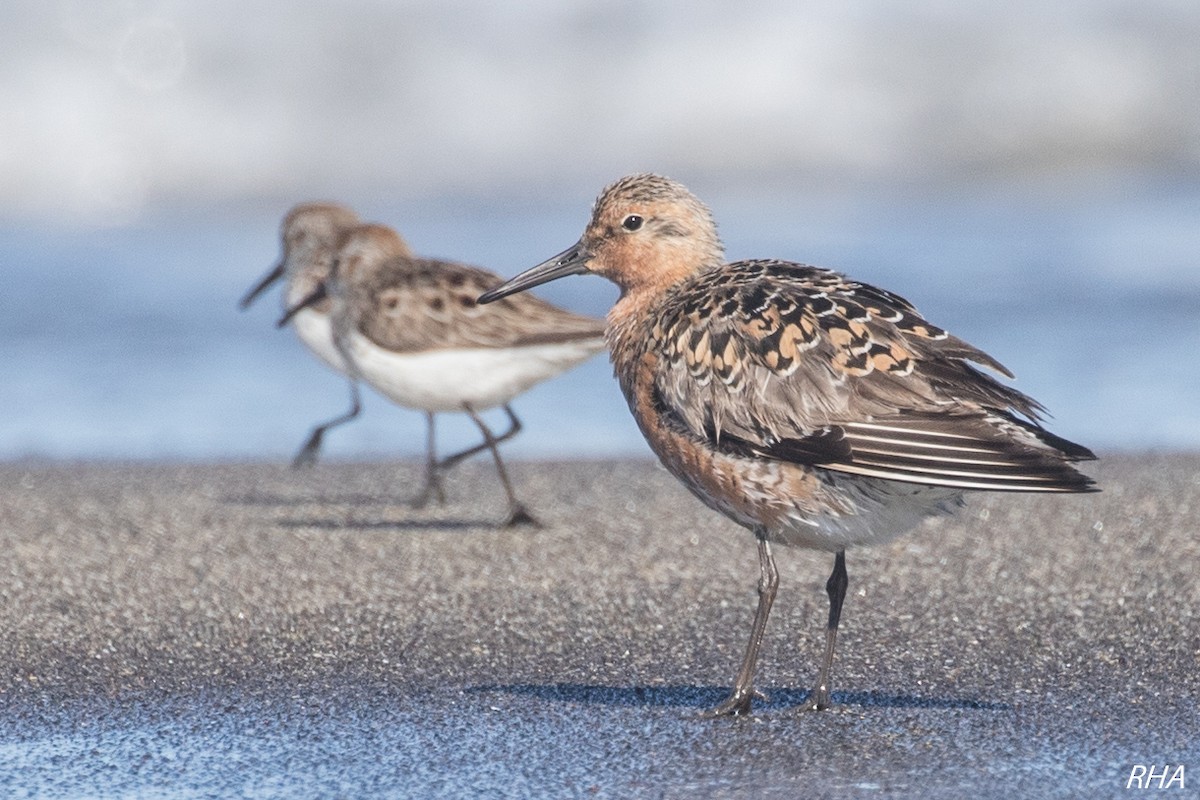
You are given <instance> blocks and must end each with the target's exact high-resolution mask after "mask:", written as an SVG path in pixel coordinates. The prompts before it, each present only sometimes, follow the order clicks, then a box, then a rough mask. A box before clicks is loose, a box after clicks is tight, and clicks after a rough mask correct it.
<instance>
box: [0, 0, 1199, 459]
mask: <svg viewBox="0 0 1200 800" xmlns="http://www.w3.org/2000/svg"><path fill="white" fill-rule="evenodd" d="M641 170H651V171H656V172H662V173H665V174H668V175H671V176H672V177H675V178H678V179H680V180H682V181H683V182H684V183H686V184H688V185H689V186H690V187H691V188H692V189H693V190H694V191H695V192H696V193H697V194H698V195H699V196H700V197H701V198H702V199H704V200H705V201H706V202H707V203H709V205H710V206H711V207H712V208H713V211H714V214H715V215H716V217H717V220H718V221H719V223H720V225H721V232H722V236H723V238H724V241H725V243H726V245H727V248H728V253H729V256H730V257H731V258H747V257H761V256H778V257H786V258H791V259H794V260H799V261H804V262H807V263H812V264H818V265H821V266H828V267H833V268H836V269H839V270H841V271H844V272H847V273H849V274H850V275H852V276H854V277H855V278H858V279H861V280H866V281H869V282H873V283H878V284H880V285H883V286H885V287H887V288H889V289H892V290H894V291H896V292H898V293H899V294H901V295H904V296H906V297H907V298H908V299H909V300H911V301H912V302H914V303H915V304H916V305H917V307H918V308H920V309H921V310H922V311H923V312H924V313H925V314H926V315H927V316H928V317H929V318H930V319H931V320H932V321H934V322H936V323H937V324H939V325H941V326H943V327H948V328H950V329H951V330H952V331H953V332H955V333H956V334H958V335H960V336H962V337H963V338H965V339H967V340H968V341H970V342H972V343H973V344H975V345H977V346H980V347H982V348H984V349H986V350H988V351H989V352H991V353H992V354H993V355H995V356H996V357H997V358H998V359H999V360H1000V361H1002V362H1004V363H1005V364H1007V365H1008V366H1009V367H1010V368H1012V369H1013V371H1014V372H1016V373H1017V375H1018V382H1017V384H1016V385H1017V386H1018V387H1019V388H1021V389H1022V390H1024V391H1026V392H1028V393H1030V394H1032V395H1034V396H1035V397H1037V398H1038V399H1040V400H1041V401H1042V402H1043V403H1044V404H1045V405H1046V406H1047V407H1048V408H1049V409H1050V411H1051V412H1052V413H1053V415H1054V419H1053V420H1051V427H1052V428H1053V429H1054V430H1055V431H1056V432H1057V433H1059V434H1061V435H1064V436H1067V437H1068V438H1072V439H1075V440H1078V441H1081V442H1084V443H1086V444H1088V445H1091V446H1093V447H1094V448H1096V449H1098V450H1100V451H1102V452H1104V451H1108V452H1111V451H1115V450H1140V449H1145V448H1156V449H1179V448H1197V447H1200V378H1198V377H1197V373H1198V372H1200V4H1197V3H1195V2H1194V0H1128V1H1126V2H1118V1H1117V0H1076V1H1075V2H1072V1H1071V0H1064V1H1063V2H1057V3H1046V2H1044V0H1012V1H1011V2H1007V3H1003V4H996V3H991V2H985V1H984V0H955V2H942V1H935V0H926V1H925V2H908V3H901V2H888V1H886V0H836V2H834V1H832V0H829V1H825V0H817V1H816V2H795V0H776V1H774V2H772V1H769V0H768V1H767V2H758V3H745V2H739V3H733V2H728V3H725V2H703V1H697V0H690V1H689V2H682V0H675V1H670V0H668V1H666V2H653V3H646V2H607V3H600V2H583V1H582V0H535V1H534V2H512V3H504V4H498V3H485V2H455V1H454V0H430V1H429V2H385V1H384V0H358V1H357V2H343V3H337V4H330V3H317V2H282V1H280V0H270V1H264V2H258V3H244V2H230V1H227V0H213V1H212V2H205V3H191V2H169V1H167V0H162V1H160V2H151V1H149V0H146V1H143V0H119V1H116V2H113V1H106V0H58V1H57V2H55V1H53V0H16V1H15V2H7V3H5V4H4V5H3V6H2V7H0V178H2V179H0V285H2V286H3V290H2V291H0V312H2V313H0V370H2V371H3V372H2V374H0V458H5V459H12V458H22V457H33V458H41V457H48V458H62V459H77V458H87V459H91V458H104V459H124V458H166V459H271V460H274V459H278V460H281V461H283V460H286V459H287V458H289V457H290V455H291V454H292V452H293V451H294V450H295V448H296V447H298V446H299V444H300V443H301V441H302V440H303V438H304V436H305V434H306V433H307V431H308V429H309V427H310V426H311V425H312V424H313V423H315V422H317V421H320V420H322V419H325V418H327V417H330V416H333V415H335V414H336V413H337V412H339V411H341V410H342V408H343V407H344V406H345V403H346V396H345V388H344V385H343V382H342V381H341V380H340V379H339V378H338V377H337V376H335V375H333V374H332V373H330V372H328V371H327V370H325V368H324V367H322V366H321V365H320V364H318V363H317V362H316V361H315V360H314V359H313V358H312V357H311V356H309V354H308V353H307V352H306V351H305V350H304V349H303V348H302V346H301V345H300V344H299V342H298V341H297V340H296V339H295V338H294V336H293V335H292V333H291V332H290V331H286V330H285V331H277V330H275V329H274V327H273V322H274V319H275V318H276V316H277V314H278V302H279V301H278V296H272V297H270V298H266V299H265V300H263V301H260V302H259V303H258V304H257V305H256V306H255V307H254V308H252V309H251V310H250V311H249V312H246V313H241V312H239V311H238V310H237V307H236V304H237V300H238V298H239V297H240V296H241V295H242V293H243V292H244V291H245V290H246V289H247V288H248V287H249V286H250V285H251V284H252V283H253V282H254V281H255V280H257V278H258V277H259V276H260V275H261V274H262V273H263V272H265V271H266V270H267V269H268V268H269V267H270V266H271V265H272V264H274V263H275V261H276V259H277V258H278V255H279V245H278V231H277V228H278V223H279V220H280V218H281V217H282V215H283V213H284V212H285V211H286V210H287V208H288V207H289V206H291V205H292V204H293V203H295V202H298V201H301V200H308V199H333V200H338V201H341V202H344V203H348V204H350V205H351V206H353V207H354V208H356V209H357V210H358V211H359V212H360V213H361V214H362V215H364V216H365V217H367V218H369V219H375V220H379V221H383V222H387V223H390V224H392V225H394V226H395V227H397V229H398V230H399V231H400V232H401V233H402V234H403V235H404V236H405V237H406V238H407V239H408V240H409V241H410V242H411V243H412V245H413V246H414V247H415V248H416V249H417V250H418V251H419V252H422V253H424V254H427V255H432V256H441V257H447V258H453V259H456V260H464V261H468V262H473V263H477V264H480V265H483V266H486V267H488V268H490V269H492V270H495V271H497V272H499V273H501V274H503V275H511V274H514V273H516V272H518V271H520V270H522V269H525V268H527V267H529V266H532V265H533V264H534V263H536V262H539V261H541V260H543V259H544V258H547V257H549V256H550V255H552V254H554V253H556V252H558V251H559V250H561V249H563V248H565V247H566V246H568V245H570V244H571V243H573V242H574V241H575V239H576V238H577V237H578V235H579V233H580V232H581V231H582V229H583V226H584V224H585V223H586V221H587V219H588V214H589V209H590V206H591V202H592V200H593V199H594V197H595V195H596V194H597V193H598V191H599V190H600V189H601V188H602V187H603V186H604V185H605V184H607V183H608V182H610V181H612V180H614V179H615V178H617V177H619V176H621V175H623V174H625V173H628V172H632V171H641ZM542 295H543V296H545V297H548V298H549V299H551V300H553V301H555V302H558V303H561V304H564V305H567V306H569V307H571V308H573V309H575V310H578V311H582V312H586V313H591V314H596V315H600V314H602V313H603V312H604V311H605V310H606V309H607V308H608V306H609V304H610V303H611V302H612V300H613V298H614V296H615V292H614V290H613V289H612V287H611V286H610V285H608V284H607V283H606V282H604V281H602V280H599V279H587V278H577V279H573V280H566V281H561V282H559V283H557V284H555V285H554V286H551V287H547V289H546V290H545V291H543V292H542ZM516 409H517V412H518V413H519V414H520V415H521V416H522V417H523V418H524V421H525V423H526V430H525V433H523V434H522V435H521V436H520V437H519V438H518V439H517V440H515V441H514V442H513V443H512V447H511V449H510V450H509V452H511V453H513V454H514V455H518V456H524V457H569V456H613V455H642V454H648V450H647V449H646V448H645V445H644V444H643V443H642V440H641V437H640V435H639V434H638V433H637V431H636V429H635V427H634V425H633V423H632V421H631V419H630V418H629V415H628V412H627V410H626V409H625V407H624V402H623V400H622V399H621V397H620V394H619V392H618V390H617V388H616V385H615V383H614V382H613V380H612V378H611V375H610V370H609V367H608V364H607V363H606V362H605V361H604V359H603V357H600V358H597V359H595V360H593V361H591V362H589V363H588V364H587V365H585V366H584V367H582V368H580V369H578V370H576V371H575V372H572V373H569V374H567V375H566V376H564V377H563V378H560V379H558V380H556V381H553V382H550V383H547V384H544V385H542V386H540V387H538V388H537V389H535V390H533V391H531V392H530V393H528V394H527V395H525V396H523V397H521V398H520V399H518V400H517V402H516ZM422 424H423V422H422V418H421V416H420V415H419V414H417V413H414V412H408V411H403V410H400V409H395V408H393V407H391V406H390V405H389V404H388V403H387V402H386V401H384V400H382V399H380V398H378V397H375V396H369V397H368V398H367V400H366V408H365V414H364V416H363V417H362V418H361V419H360V421H358V422H356V423H354V424H353V425H350V426H347V427H345V428H342V429H340V430H339V431H337V432H335V433H333V434H331V437H330V439H329V440H328V450H327V452H328V453H329V454H330V455H332V456H334V457H342V458H354V457H389V456H393V455H399V456H405V457H411V456H416V455H417V454H419V453H420V451H421V447H422V443H423V438H422V436H423V434H422V431H423V429H422ZM443 430H444V431H445V437H444V442H443V444H444V446H445V447H447V448H449V447H453V446H455V444H456V443H459V442H466V441H468V440H470V439H472V434H471V430H470V425H469V423H466V422H464V421H454V422H451V421H447V422H446V424H445V425H444V428H443Z"/></svg>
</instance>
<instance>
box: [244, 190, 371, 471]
mask: <svg viewBox="0 0 1200 800" xmlns="http://www.w3.org/2000/svg"><path fill="white" fill-rule="evenodd" d="M359 224H361V220H359V218H358V215H357V214H355V213H354V212H353V211H351V210H350V209H348V208H346V207H345V206H340V205H337V204H334V203H301V204H299V205H297V206H294V207H293V208H292V209H291V210H290V211H288V213H287V215H286V216H285V217H284V218H283V224H282V226H280V231H279V236H280V239H281V242H282V247H283V256H282V258H280V260H279V263H278V264H277V265H276V266H275V267H274V268H273V269H272V270H271V271H270V272H268V273H267V274H266V275H264V276H263V278H262V279H261V280H260V281H259V282H258V283H256V284H255V285H254V286H253V287H252V288H251V289H250V291H248V292H247V293H246V296H245V297H243V298H242V299H241V302H240V303H239V304H238V305H239V307H240V308H241V309H242V310H245V309H247V308H249V307H250V304H251V303H253V302H254V300H255V299H256V298H257V297H258V296H259V295H260V294H262V293H263V292H264V291H266V290H267V288H269V287H270V286H271V285H272V284H273V283H275V282H276V281H277V280H279V279H280V278H284V279H285V281H284V290H283V308H284V310H285V311H286V310H287V309H288V308H291V307H292V306H293V305H295V304H296V303H299V302H300V301H301V300H303V299H304V298H306V297H308V296H309V295H310V294H312V293H313V291H314V290H315V289H316V288H317V287H318V286H320V285H321V282H322V281H324V280H325V279H326V278H327V277H329V269H330V267H331V266H332V265H333V257H334V254H335V251H336V249H337V243H338V239H339V238H340V237H341V236H342V235H343V234H344V233H345V232H346V231H348V230H350V229H351V228H354V227H356V226H358V225H359ZM329 307H330V303H329V301H328V300H325V301H323V302H320V303H314V304H313V305H312V306H310V307H308V308H306V309H304V310H303V311H302V312H300V313H298V314H296V315H295V317H294V318H293V320H292V325H293V327H294V328H295V330H296V335H297V336H299V337H300V341H301V342H303V343H304V346H305V347H307V348H308V349H309V351H311V352H312V354H313V355H315V356H316V357H317V358H318V359H320V360H321V362H322V363H324V364H326V365H327V366H328V367H329V368H330V369H332V370H334V371H336V372H339V373H341V374H342V375H346V376H347V377H349V373H348V372H347V369H346V362H345V360H344V359H343V358H342V356H341V354H340V353H339V352H338V351H337V347H336V346H334V343H333V327H332V322H331V320H330V316H329ZM361 409H362V403H361V399H360V397H359V391H358V384H357V383H355V382H354V381H353V380H351V381H350V408H349V410H347V411H346V412H345V413H344V414H341V415H339V416H337V417H334V418H333V419H331V420H329V421H327V422H323V423H321V424H320V425H318V426H316V427H315V428H313V429H312V432H311V433H309V436H308V439H307V440H306V441H305V442H304V445H303V446H302V447H301V448H300V450H299V452H297V453H296V456H295V458H293V459H292V466H293V467H303V466H310V465H312V464H314V463H316V460H317V454H318V453H319V452H320V450H321V441H322V439H323V438H324V436H325V433H326V432H327V431H328V430H330V429H331V428H335V427H337V426H338V425H341V424H343V423H346V422H349V421H351V420H352V419H354V418H355V417H357V416H358V414H359V411H360V410H361Z"/></svg>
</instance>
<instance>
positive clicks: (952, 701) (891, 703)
mask: <svg viewBox="0 0 1200 800" xmlns="http://www.w3.org/2000/svg"><path fill="white" fill-rule="evenodd" d="M467 691H468V692H471V693H480V694H483V693H503V694H512V695H520V696H524V697H534V698H537V699H539V700H546V701H550V702H562V703H582V704H585V705H600V706H622V707H629V706H649V707H654V708H684V709H688V708H690V709H695V710H696V711H697V712H699V711H703V710H705V709H709V708H712V707H713V706H715V705H717V704H718V703H720V702H721V701H722V700H724V699H725V698H726V697H728V696H729V688H728V687H726V686H695V685H675V686H599V685H594V684H584V683H551V684H538V683H517V684H481V685H478V686H472V687H469V688H468V689H467ZM764 694H765V695H766V699H765V700H760V701H758V702H757V703H756V708H758V709H759V710H782V709H788V708H798V707H800V706H803V705H804V704H805V702H806V701H807V700H808V697H809V694H810V691H809V690H808V689H805V688H796V687H781V688H773V689H768V690H764ZM833 703H834V705H835V706H856V707H860V708H918V709H958V710H971V711H1010V710H1011V709H1012V706H1011V705H1010V704H1008V703H996V702H992V701H990V700H979V699H977V698H960V697H918V696H915V695H906V694H887V693H882V692H834V693H833Z"/></svg>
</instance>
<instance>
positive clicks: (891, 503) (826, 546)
mask: <svg viewBox="0 0 1200 800" xmlns="http://www.w3.org/2000/svg"><path fill="white" fill-rule="evenodd" d="M828 476H829V478H828V480H829V483H830V484H831V485H832V487H833V488H834V490H835V491H837V492H838V493H839V494H840V495H841V497H842V498H843V499H844V500H848V501H849V505H850V507H851V508H852V509H853V511H850V512H848V513H826V514H819V515H813V516H811V517H801V516H800V515H796V516H795V517H793V519H792V520H791V521H790V524H788V525H785V526H783V527H782V528H780V529H778V530H772V531H771V532H770V538H771V539H772V540H775V541H779V542H782V543H783V544H788V545H792V546H794V547H807V548H812V549H815V550H830V551H837V550H842V549H845V548H847V547H860V546H863V545H877V544H884V543H886V542H890V541H891V540H892V539H895V538H896V537H897V536H899V535H901V534H903V533H907V532H908V531H910V530H912V529H913V528H915V527H916V526H917V525H919V524H920V523H921V522H922V521H923V520H925V519H927V518H929V517H933V516H938V515H940V514H950V513H953V511H954V510H955V509H956V508H958V507H959V506H961V505H962V492H961V491H960V490H958V489H949V488H945V487H940V486H921V485H918V484H915V483H901V482H899V481H888V480H880V479H876V478H867V479H863V478H861V477H856V476H845V475H841V474H838V473H835V472H829V473H828Z"/></svg>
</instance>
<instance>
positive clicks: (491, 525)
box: [275, 517, 503, 533]
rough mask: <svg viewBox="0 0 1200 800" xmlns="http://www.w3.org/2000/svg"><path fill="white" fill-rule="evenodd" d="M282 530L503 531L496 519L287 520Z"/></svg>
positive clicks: (281, 520) (277, 522) (278, 521)
mask: <svg viewBox="0 0 1200 800" xmlns="http://www.w3.org/2000/svg"><path fill="white" fill-rule="evenodd" d="M275 524H276V525H278V526H279V527H280V528H288V529H291V530H300V529H312V528H315V529H317V530H326V531H412V532H419V531H462V532H464V533H465V532H468V531H470V532H479V531H481V530H483V531H489V530H490V531H494V530H503V528H502V526H501V524H500V523H499V522H497V521H496V520H494V519H375V520H335V519H316V518H310V519H305V518H299V517H296V518H287V519H280V520H276V521H275Z"/></svg>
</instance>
